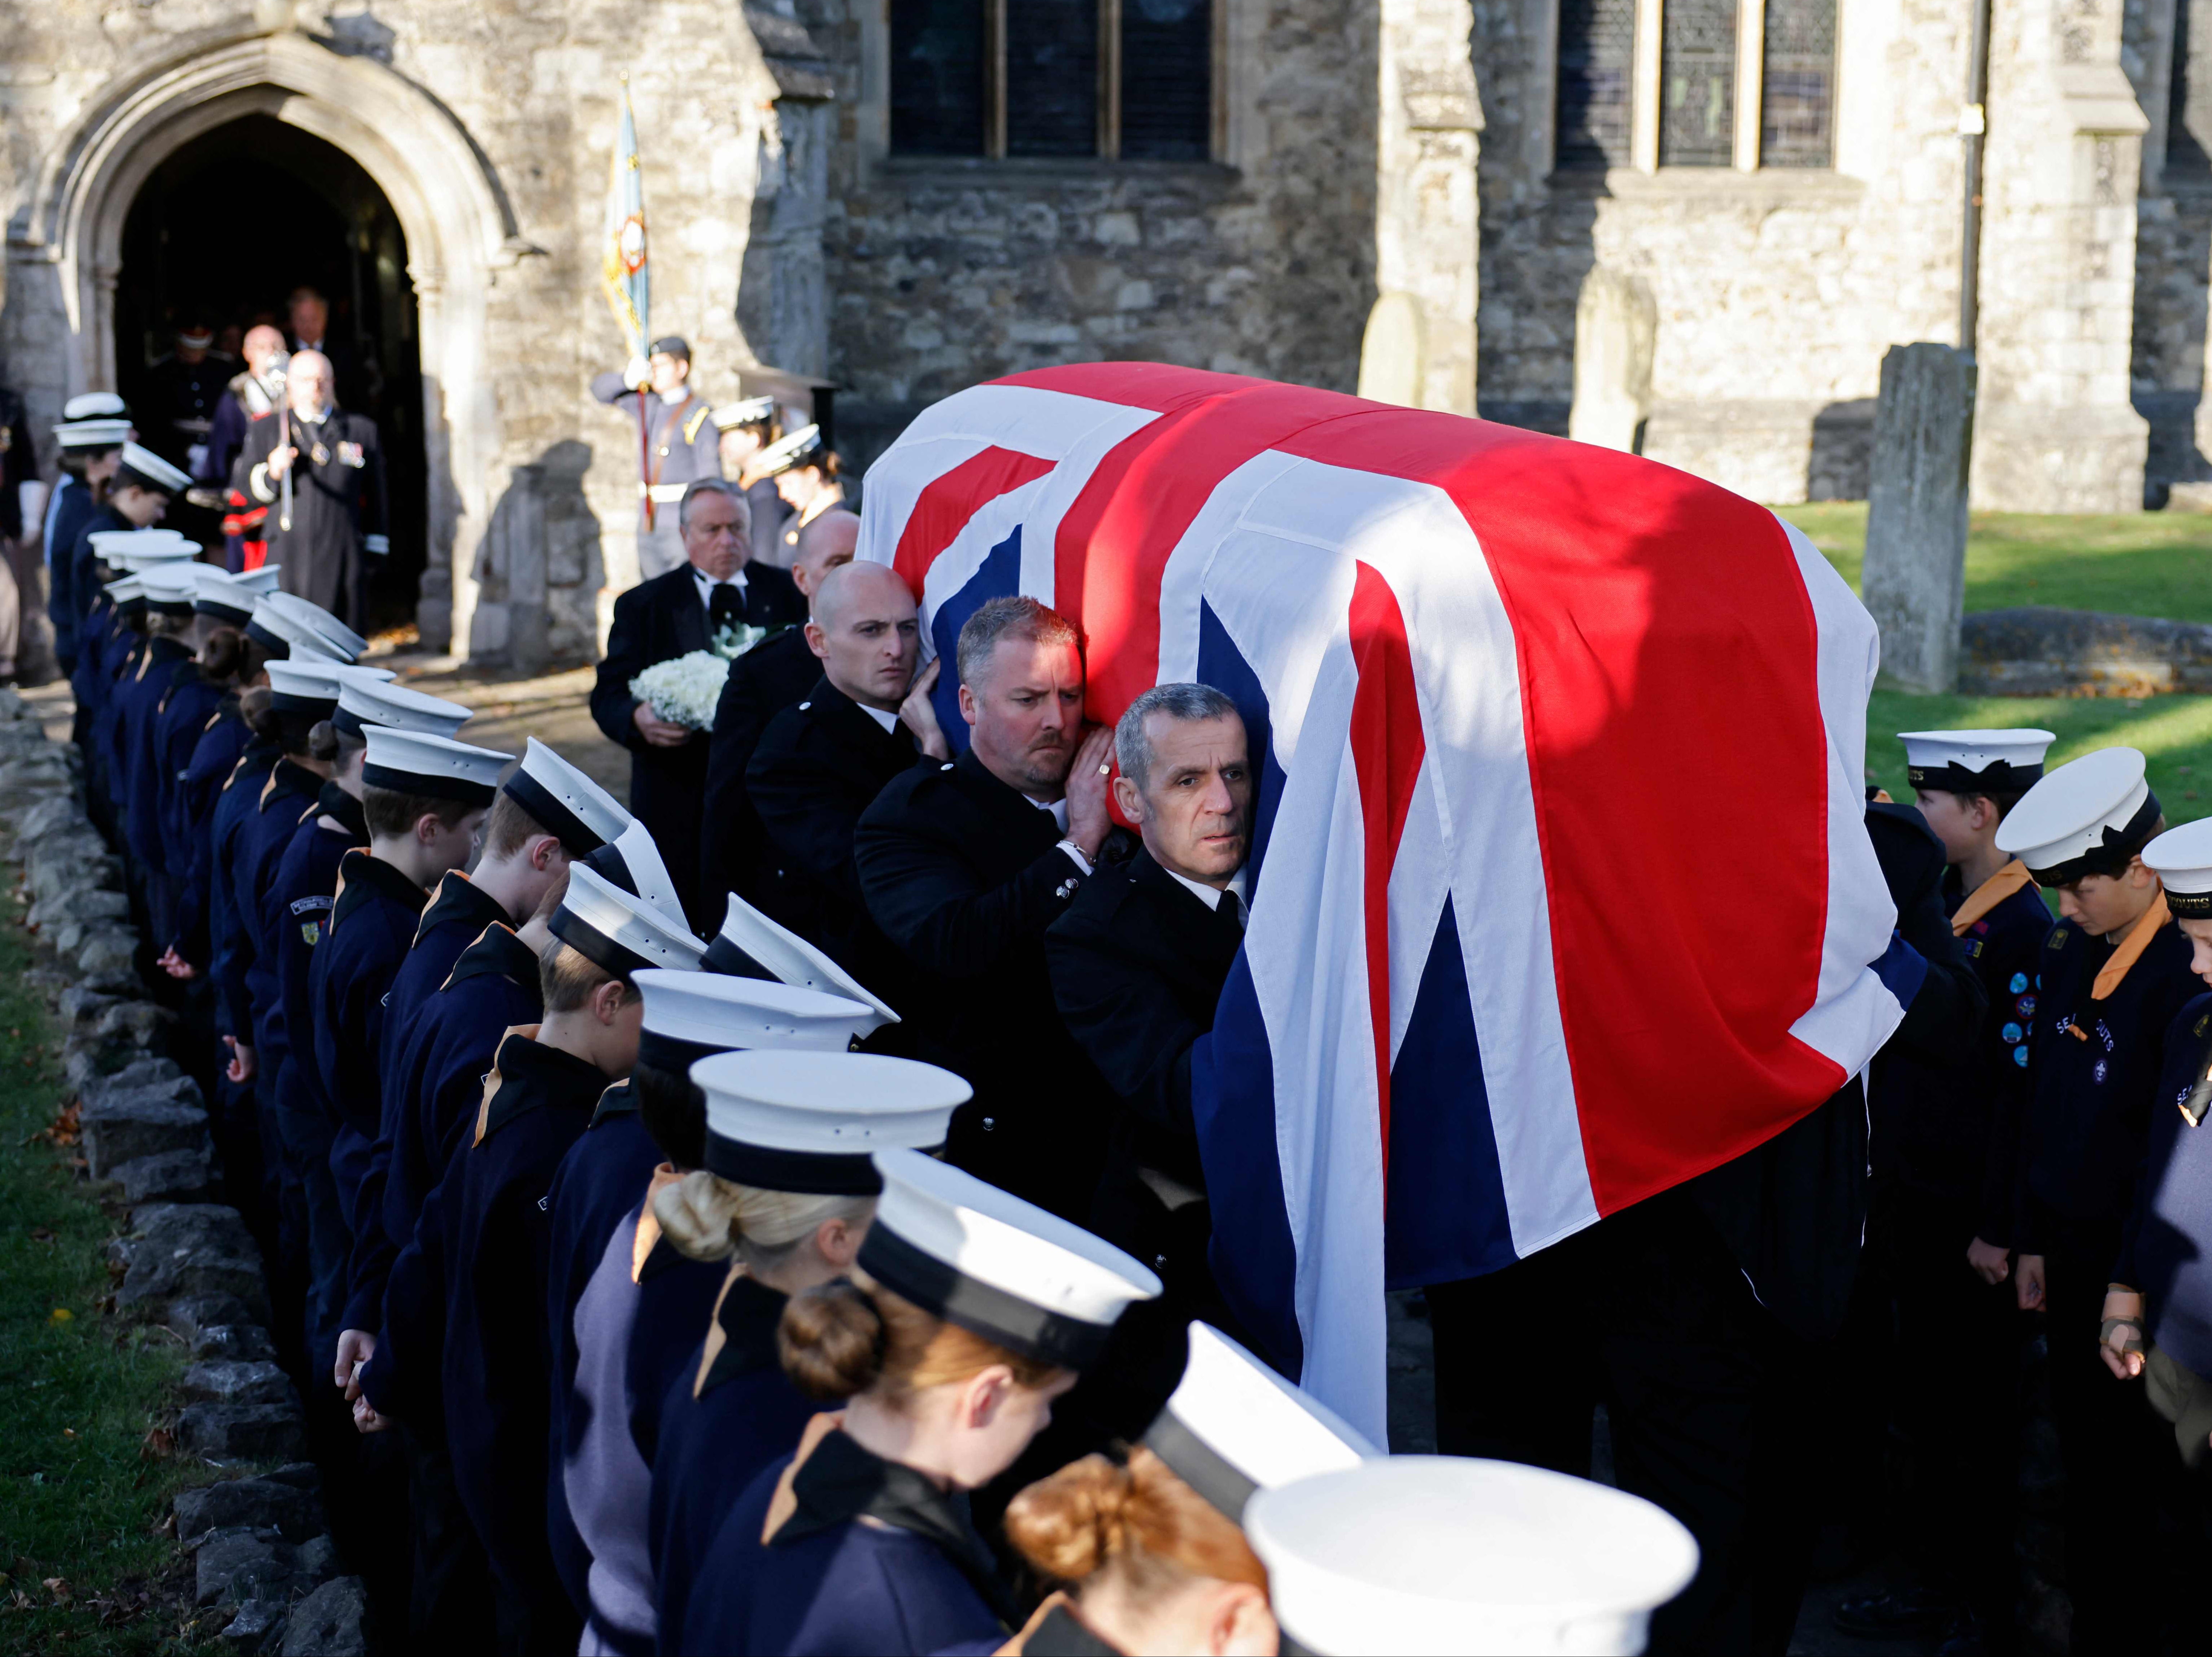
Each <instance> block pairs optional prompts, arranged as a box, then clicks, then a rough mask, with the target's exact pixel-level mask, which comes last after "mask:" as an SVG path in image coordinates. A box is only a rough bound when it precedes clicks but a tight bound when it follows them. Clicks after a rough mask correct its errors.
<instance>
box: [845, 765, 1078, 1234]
mask: <svg viewBox="0 0 2212 1657" xmlns="http://www.w3.org/2000/svg"><path fill="white" fill-rule="evenodd" d="M1059 841H1060V829H1059V828H1058V826H1057V825H1056V824H1055V823H1054V821H1053V817H1052V814H1051V813H1050V812H1048V811H1042V810H1038V809H1037V808H1036V806H1035V805H1033V804H1030V801H1029V800H1028V799H1026V798H1024V797H1023V796H1022V795H1021V794H1019V793H1017V792H1015V791H1014V790H1013V789H1012V788H1009V787H1008V786H1006V784H1005V783H1003V782H1000V780H998V779H997V778H996V777H994V776H993V775H992V774H991V773H990V772H989V771H988V770H987V769H986V768H984V765H983V763H982V762H981V760H979V759H977V758H976V757H975V753H974V751H973V750H969V752H966V753H963V755H961V756H960V757H959V758H958V759H957V761H950V762H945V763H944V764H942V765H939V766H935V767H931V766H927V765H918V766H915V768H912V769H911V770H908V771H906V772H904V773H902V774H900V775H899V776H897V777H895V778H894V779H892V780H891V781H890V784H889V785H888V786H885V787H884V791H883V792H882V793H880V794H878V796H877V797H876V803H875V804H873V805H871V806H870V807H869V808H868V809H867V810H866V811H865V812H863V813H862V814H861V816H860V829H859V830H858V831H857V832H856V834H855V835H854V847H853V850H854V859H855V861H856V862H857V863H858V865H859V867H860V889H861V891H862V893H863V895H865V896H866V899H867V904H868V913H870V914H871V915H872V917H874V920H875V922H876V924H877V925H878V926H880V927H882V928H883V930H884V934H885V935H886V936H887V937H889V938H890V940H891V942H892V943H894V944H897V945H898V946H899V948H900V949H901V950H904V951H905V952H906V956H907V958H908V961H910V962H912V963H913V964H914V966H915V968H917V969H918V974H917V976H918V980H919V981H920V983H921V986H922V988H923V992H924V993H925V995H926V996H927V1002H926V1003H925V1004H924V1005H923V1017H924V1020H925V1021H926V1028H925V1029H923V1030H922V1031H921V1032H919V1034H920V1035H921V1038H922V1056H923V1057H925V1058H930V1059H934V1060H935V1061H936V1062H937V1063H939V1064H942V1065H945V1066H946V1067H947V1068H949V1069H951V1070H954V1071H958V1072H959V1073H960V1074H961V1075H962V1076H963V1077H966V1078H967V1079H968V1081H969V1083H970V1085H972V1086H973V1087H974V1088H975V1099H974V1100H973V1101H972V1102H970V1103H969V1104H967V1105H965V1106H963V1107H962V1108H961V1110H960V1111H959V1112H958V1114H956V1115H955V1116H954V1118H953V1120H952V1132H951V1138H950V1140H949V1142H948V1144H947V1150H946V1154H947V1156H949V1157H950V1158H951V1161H952V1162H954V1163H956V1164H957V1166H959V1167H962V1168H967V1169H968V1170H969V1172H971V1173H973V1174H976V1175H977V1176H978V1177H980V1178H981V1179H985V1180H988V1181H990V1182H991V1183H992V1184H994V1185H996V1186H999V1187H1002V1188H1003V1189H1005V1190H1007V1191H1011V1192H1012V1193H1014V1194H1015V1195H1017V1196H1019V1197H1025V1198H1027V1199H1029V1200H1030V1201H1031V1202H1033V1203H1037V1204H1039V1205H1042V1206H1043V1207H1046V1208H1049V1209H1051V1210H1052V1211H1054V1212H1055V1213H1058V1214H1061V1215H1064V1216H1066V1217H1068V1218H1071V1219H1073V1220H1075V1221H1077V1222H1079V1223H1080V1222H1081V1221H1082V1220H1083V1219H1084V1218H1085V1217H1086V1216H1087V1215H1088V1213H1089V1211H1090V1207H1091V1193H1092V1191H1093V1190H1094V1189H1095V1187H1097V1179H1098V1172H1099V1167H1100V1159H1101V1157H1102V1156H1103V1154H1104V1150H1105V1145H1106V1135H1107V1126H1108V1122H1109V1118H1110V1116H1111V1114H1112V1111H1113V1096H1112V1095H1111V1094H1110V1093H1109V1091H1108V1090H1107V1089H1106V1086H1105V1083H1103V1081H1102V1080H1101V1079H1100V1077H1099V1075H1098V1072H1097V1070H1096V1069H1095V1068H1094V1067H1093V1066H1092V1065H1091V1060H1090V1059H1088V1058H1087V1057H1085V1054H1084V1052H1083V1050H1082V1048H1080V1047H1078V1046H1077V1045H1076V1043H1075V1039H1074V1038H1073V1036H1072V1035H1069V1034H1068V1031H1067V1026H1066V1024H1065V1023H1062V1022H1061V1020H1060V1010H1059V1008H1058V1007H1056V1006H1055V1005H1054V1003H1053V997H1052V984H1051V980H1050V978H1049V976H1048V974H1047V971H1046V967H1045V954H1044V935H1045V929H1046V928H1047V927H1048V926H1051V925H1052V923H1053V922H1054V921H1055V920H1059V919H1060V916H1061V915H1062V914H1063V913H1066V909H1067V907H1068V905H1069V904H1070V903H1071V902H1072V901H1073V899H1074V897H1075V895H1076V894H1077V893H1078V892H1079V891H1080V890H1082V889H1083V886H1084V883H1085V881H1086V880H1087V879H1089V878H1090V877H1088V876H1086V875H1085V873H1084V872H1083V871H1082V870H1081V869H1080V868H1079V867H1078V866H1077V865H1076V863H1075V861H1074V859H1073V858H1071V857H1069V856H1068V854H1067V853H1066V852H1063V851H1061V850H1060V849H1059V847H1058V842H1059ZM1115 849H1117V850H1118V849H1119V848H1118V847H1116V848H1115Z"/></svg>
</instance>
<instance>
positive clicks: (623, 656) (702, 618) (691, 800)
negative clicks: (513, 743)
mask: <svg viewBox="0 0 2212 1657" xmlns="http://www.w3.org/2000/svg"><path fill="white" fill-rule="evenodd" d="M675 510H676V514H677V519H678V525H679V530H680V532H681V534H682V536H683V537H684V555H685V559H686V561H685V562H684V563H682V564H679V565H678V566H677V567H676V568H673V569H671V570H670V571H669V572H668V573H667V574H665V575H661V576H658V577H656V578H655V579H653V580H649V581H647V582H645V583H643V584H642V585H641V586H635V587H632V588H631V589H630V590H629V592H625V593H623V595H622V596H621V597H620V598H617V599H616V600H615V615H614V624H613V626H612V628H611V629H610V631H609V632H608V634H607V653H606V655H605V658H604V659H602V660H601V661H600V663H599V677H598V678H597V680H596V681H595V682H594V683H593V685H592V719H593V721H594V722H595V723H596V724H597V725H599V729H600V730H601V731H604V732H605V733H606V736H607V738H608V740H609V741H611V742H617V743H620V744H622V745H623V747H625V748H627V749H629V751H630V780H629V809H630V811H631V813H632V814H633V815H634V816H636V818H637V819H638V821H639V822H642V823H644V824H645V826H646V827H647V829H651V830H652V831H653V839H654V840H655V841H658V842H659V847H660V853H661V856H662V858H663V859H665V861H666V863H667V865H668V867H669V870H670V871H671V873H672V874H674V876H675V877H676V881H677V889H678V891H679V892H681V893H683V894H684V898H685V907H686V909H687V911H689V912H690V913H691V919H692V922H693V924H694V925H695V926H697V927H699V928H701V929H702V930H703V929H704V928H705V927H706V926H708V925H709V924H710V923H711V921H712V920H713V916H712V915H711V914H710V913H702V912H701V911H700V910H699V909H697V908H696V904H697V902H698V901H699V894H698V893H697V891H696V887H697V884H698V878H699V838H700V824H699V813H700V810H701V805H702V799H701V796H702V791H703V788H704V786H705V783H706V778H707V737H706V735H705V733H704V732H702V731H695V730H691V729H690V728H688V727H686V726H684V725H672V724H671V723H669V722H668V721H667V720H665V719H661V718H660V717H659V715H658V714H656V713H653V709H652V707H650V706H649V705H648V704H647V703H646V702H644V701H641V700H640V699H639V698H638V697H636V696H635V695H631V694H630V689H629V686H630V681H631V680H632V679H634V678H635V677H637V676H638V675H639V674H640V673H641V672H643V671H645V670H646V669H647V668H648V667H651V666H652V665H654V664H655V663H657V662H665V661H668V660H670V659H673V658H676V657H680V656H686V655H690V653H691V652H694V651H701V650H705V649H708V647H709V646H712V645H713V644H714V640H715V639H716V638H717V636H718V635H720V634H722V633H723V632H724V631H726V630H728V629H732V628H735V627H737V626H738V625H744V626H747V627H766V628H777V627H793V626H796V625H798V624H799V622H804V621H805V619H806V604H805V600H804V599H802V598H800V597H799V589H798V588H797V587H795V586H793V585H792V581H791V577H790V576H789V575H787V574H785V573H784V572H783V571H782V570H780V569H775V568H767V567H763V568H753V567H751V566H750V565H749V564H748V563H747V561H746V543H745V539H744V536H745V506H744V501H743V499H742V498H740V497H739V495H738V493H737V490H736V489H735V486H733V485H732V484H727V483H722V482H720V480H719V479H702V480H701V481H700V482H698V483H694V484H692V485H691V486H690V489H687V490H686V491H685V495H684V500H683V501H680V502H679V503H678V506H677V507H676V509H675Z"/></svg>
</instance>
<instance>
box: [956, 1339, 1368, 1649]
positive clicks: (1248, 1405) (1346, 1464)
mask: <svg viewBox="0 0 2212 1657" xmlns="http://www.w3.org/2000/svg"><path fill="white" fill-rule="evenodd" d="M1176 1345H1177V1347H1178V1348H1181V1349H1182V1350H1187V1351H1188V1361H1187V1362H1186V1363H1184V1365H1183V1368H1182V1373H1181V1375H1180V1377H1179V1379H1178V1380H1177V1381H1176V1387H1175V1391H1174V1393H1173V1394H1172V1395H1171V1396H1170V1398H1169V1399H1168V1401H1167V1403H1166V1405H1164V1406H1163V1407H1162V1408H1161V1410H1160V1411H1159V1413H1158V1416H1157V1417H1154V1418H1153V1420H1152V1424H1151V1425H1150V1426H1149V1427H1148V1428H1146V1429H1145V1432H1144V1436H1143V1440H1142V1442H1140V1443H1139V1444H1137V1445H1136V1446H1135V1447H1134V1448H1132V1449H1131V1450H1130V1451H1129V1453H1128V1454H1127V1457H1126V1458H1122V1459H1119V1460H1116V1459H1113V1458H1109V1457H1108V1456H1104V1455H1100V1454H1091V1455H1086V1456H1085V1457H1083V1458H1082V1459H1081V1460H1078V1461H1074V1462H1072V1463H1070V1464H1069V1465H1068V1466H1065V1467H1063V1468H1061V1469H1060V1471H1059V1472H1054V1473H1052V1474H1050V1475H1048V1477H1046V1478H1041V1479H1039V1480H1038V1481H1037V1482H1036V1484H1031V1485H1030V1486H1029V1487H1028V1488H1027V1489H1025V1490H1023V1491H1022V1492H1021V1493H1020V1494H1019V1495H1018V1496H1016V1497H1015V1498H1014V1500H1013V1502H1012V1505H1011V1506H1009V1507H1008V1508H1007V1509H1006V1540H1007V1541H1008V1542H1009V1543H1010V1544H1012V1546H1013V1549H1014V1551H1015V1552H1016V1553H1017V1554H1018V1555H1020V1556H1021V1557H1022V1558H1023V1559H1024V1561H1026V1562H1027V1563H1028V1564H1029V1566H1030V1569H1033V1570H1035V1571H1036V1573H1037V1574H1038V1575H1039V1576H1041V1577H1042V1578H1043V1579H1044V1580H1045V1581H1054V1582H1058V1583H1060V1585H1061V1587H1060V1591H1059V1592H1057V1593H1052V1594H1050V1595H1048V1597H1047V1598H1046V1599H1045V1601H1044V1603H1043V1604H1042V1605H1039V1606H1038V1607H1037V1609H1036V1614H1035V1615H1034V1616H1032V1617H1031V1618H1030V1619H1029V1621H1028V1623H1027V1624H1024V1627H1023V1629H1022V1631H1021V1632H1020V1633H1019V1634H1018V1635H1017V1636H1015V1637H1014V1639H1013V1640H1012V1642H1009V1643H1007V1644H1006V1645H1003V1646H987V1645H985V1644H983V1643H982V1642H978V1643H976V1644H975V1645H973V1646H963V1647H957V1648H955V1649H956V1650H958V1651H961V1652H974V1653H976V1654H978V1657H981V1654H982V1653H984V1652H986V1651H991V1650H996V1651H1004V1652H1009V1653H1019V1654H1022V1657H1055V1654H1061V1653H1071V1654H1072V1653H1078V1652H1081V1653H1086V1654H1089V1653H1115V1652H1147V1651H1273V1650H1274V1649H1275V1648H1276V1645H1277V1643H1278V1636H1279V1630H1278V1629H1277V1627H1276V1624H1275V1619H1274V1617H1273V1613H1272V1612H1270V1611H1269V1610H1268V1609H1267V1569H1266V1568H1265V1567H1264V1566H1262V1565H1261V1563H1260V1561H1259V1559H1258V1558H1257V1557H1255V1555H1254V1553H1253V1552H1252V1549H1251V1545H1250V1544H1249V1543H1248V1542H1247V1541H1246V1540H1245V1538H1244V1532H1243V1520H1244V1510H1245V1508H1246V1507H1247V1506H1249V1503H1250V1502H1251V1500H1252V1497H1253V1496H1255V1495H1256V1494H1257V1493H1258V1492H1259V1491H1261V1490H1273V1489H1275V1488H1277V1487H1278V1486H1279V1485H1283V1484H1290V1483H1291V1482H1293V1481H1294V1480H1297V1479H1300V1478H1312V1477H1314V1476H1316V1475H1317V1474H1321V1473H1326V1472H1339V1471H1341V1470H1343V1469H1346V1468H1350V1467H1356V1466H1358V1465H1359V1464H1360V1463H1361V1462H1362V1461H1364V1460H1370V1459H1371V1458H1373V1457H1375V1456H1376V1455H1377V1454H1380V1452H1378V1451H1377V1450H1376V1448H1375V1447H1374V1446H1373V1445H1371V1444H1370V1443H1369V1442H1367V1440H1366V1438H1365V1437H1364V1435H1361V1434H1360V1433H1359V1432H1358V1430H1356V1429H1354V1428H1352V1427H1351V1426H1350V1425H1348V1424H1347V1423H1346V1422H1344V1421H1343V1420H1342V1419H1341V1418H1340V1417H1338V1416H1337V1414H1336V1413H1335V1412H1334V1411H1332V1410H1330V1409H1328V1407H1327V1406H1326V1405H1322V1403H1321V1402H1320V1401H1319V1400H1318V1399H1313V1398H1310V1397H1309V1396H1307V1395H1306V1394H1305V1393H1302V1392H1300V1391H1299V1390H1298V1389H1297V1387H1293V1386H1291V1384H1290V1383H1289V1382H1288V1381H1285V1380H1284V1379H1283V1378H1282V1377H1281V1376H1279V1375H1277V1374H1276V1373H1275V1372H1274V1371H1273V1370H1272V1369H1269V1368H1267V1365H1266V1364H1264V1363H1261V1362H1260V1360H1259V1359H1257V1358H1255V1357H1253V1356H1252V1355H1251V1354H1250V1353H1249V1352H1248V1351H1246V1350H1244V1349H1243V1347H1241V1346H1239V1345H1238V1344H1237V1343H1236V1342H1235V1341H1232V1340H1231V1339H1230V1338H1228V1337H1227V1336H1225V1335H1224V1334H1223V1333H1222V1332H1220V1331H1219V1330H1218V1329H1214V1328H1211V1327H1209V1326H1206V1324H1203V1323H1194V1324H1192V1325H1191V1326H1189V1329H1188V1332H1187V1333H1185V1334H1184V1336H1183V1338H1182V1339H1179V1340H1178V1341H1177V1342H1176Z"/></svg>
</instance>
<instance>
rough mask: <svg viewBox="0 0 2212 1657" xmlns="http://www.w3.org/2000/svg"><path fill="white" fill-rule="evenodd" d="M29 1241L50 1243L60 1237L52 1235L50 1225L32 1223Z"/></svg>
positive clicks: (57, 1240) (58, 1239)
mask: <svg viewBox="0 0 2212 1657" xmlns="http://www.w3.org/2000/svg"><path fill="white" fill-rule="evenodd" d="M31 1241H33V1242H34V1243H50V1242H59V1241H61V1239H60V1238H58V1237H57V1236H55V1235H54V1234H53V1230H52V1228H51V1227H48V1226H43V1225H34V1226H33V1227H32V1228H31Z"/></svg>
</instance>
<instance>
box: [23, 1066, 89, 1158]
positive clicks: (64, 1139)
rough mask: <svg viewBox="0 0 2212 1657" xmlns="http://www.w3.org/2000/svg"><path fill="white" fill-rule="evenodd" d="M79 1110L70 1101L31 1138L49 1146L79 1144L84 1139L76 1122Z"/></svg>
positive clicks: (78, 1107) (78, 1106)
mask: <svg viewBox="0 0 2212 1657" xmlns="http://www.w3.org/2000/svg"><path fill="white" fill-rule="evenodd" d="M24 1062H25V1063H26V1064H28V1063H30V1062H31V1061H30V1060H29V1059H26V1060H24ZM81 1108H82V1107H81V1106H80V1104H79V1103H78V1102H77V1101H76V1100H75V1099H72V1100H70V1102H69V1103H68V1104H67V1105H65V1106H64V1107H63V1108H62V1111H61V1114H59V1115H58V1116H56V1117H55V1118H54V1120H52V1121H51V1122H49V1123H48V1124H47V1125H46V1126H45V1127H42V1128H40V1130H39V1131H38V1132H36V1133H33V1135H32V1136H31V1138H32V1139H44V1140H45V1141H46V1143H47V1144H50V1145H73V1144H77V1143H79V1142H80V1141H81V1140H82V1138H84V1130H83V1128H82V1126H80V1124H79V1122H78V1120H77V1116H78V1112H79V1111H80V1109H81ZM24 1143H25V1144H29V1143H30V1140H28V1139H27V1140H25V1141H24Z"/></svg>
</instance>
